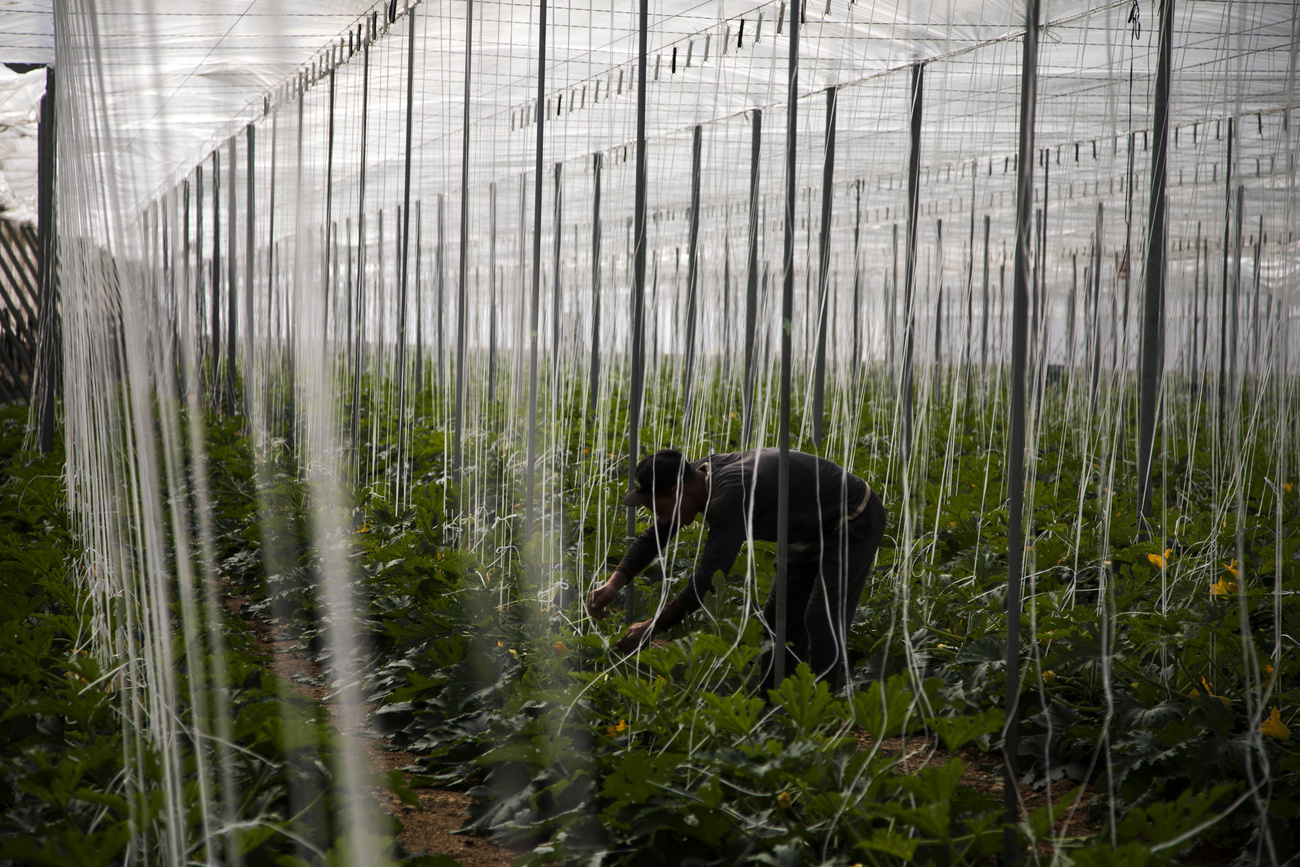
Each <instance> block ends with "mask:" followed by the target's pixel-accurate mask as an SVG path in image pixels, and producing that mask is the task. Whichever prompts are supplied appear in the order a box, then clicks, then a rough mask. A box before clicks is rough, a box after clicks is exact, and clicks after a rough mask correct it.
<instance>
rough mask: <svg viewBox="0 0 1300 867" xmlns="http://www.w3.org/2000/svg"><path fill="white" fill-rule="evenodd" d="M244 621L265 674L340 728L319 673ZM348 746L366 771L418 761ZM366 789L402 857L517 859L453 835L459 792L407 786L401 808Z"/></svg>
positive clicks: (504, 862) (374, 741) (458, 822)
mask: <svg viewBox="0 0 1300 867" xmlns="http://www.w3.org/2000/svg"><path fill="white" fill-rule="evenodd" d="M225 589H226V591H227V594H228V595H227V606H228V607H229V608H230V612H231V613H232V614H234V615H235V616H236V617H239V616H240V615H241V609H242V608H243V605H244V602H245V599H244V597H242V596H236V595H233V588H230V587H227V588H225ZM245 622H246V623H248V624H249V625H250V626H252V627H253V629H254V631H255V632H256V633H257V636H258V638H257V646H258V649H259V650H261V651H262V652H263V653H265V654H266V656H267V659H268V660H269V667H270V669H271V671H272V672H274V673H275V674H276V675H278V676H279V677H280V678H282V679H283V680H284V681H285V683H287V684H289V685H290V687H291V688H292V689H293V690H294V691H295V692H297V693H299V694H300V695H303V696H306V697H307V698H310V699H311V700H312V701H314V702H317V703H319V704H322V705H324V706H325V708H326V709H327V710H329V712H330V717H331V718H332V719H333V720H334V723H335V725H341V722H340V719H339V717H340V712H339V709H338V708H337V707H335V706H334V705H333V704H332V703H331V702H330V701H328V696H329V690H328V689H326V688H325V687H323V686H316V685H314V684H316V683H319V682H320V676H321V670H320V668H319V667H318V666H317V665H316V663H315V662H313V661H312V660H311V659H310V658H308V657H307V656H306V655H305V654H304V653H302V652H301V651H300V650H299V649H298V641H297V640H296V639H291V638H290V639H286V638H282V637H280V630H279V629H278V628H277V627H276V626H274V625H272V624H270V623H267V622H266V621H264V620H261V619H260V618H256V617H252V618H245ZM304 681H310V682H304ZM354 742H355V743H356V744H357V745H358V746H360V747H361V748H362V750H363V751H364V752H365V755H366V756H367V758H368V759H369V762H370V770H373V771H376V772H379V773H385V772H388V771H391V770H394V769H401V768H406V767H410V766H413V765H415V763H416V762H417V761H418V760H419V758H420V756H419V755H418V754H416V753H412V752H407V751H404V750H392V749H389V748H388V746H387V745H386V744H385V743H384V741H383V740H382V739H381V738H376V737H372V736H369V735H367V734H365V733H360V734H354ZM403 776H404V777H405V778H406V783H407V785H408V786H410V782H411V778H412V775H411V774H410V773H409V772H406V771H403ZM367 789H368V790H369V791H370V793H371V794H372V795H373V796H374V797H375V800H376V801H378V802H379V806H380V807H382V808H383V810H384V812H386V813H388V814H389V815H391V816H395V817H397V819H398V820H399V821H400V822H401V823H402V825H403V830H402V832H401V833H399V834H398V835H397V840H398V842H400V843H401V844H402V846H403V847H405V849H406V851H407V852H410V853H412V854H415V853H420V852H428V853H430V854H434V855H438V854H442V855H448V856H450V857H452V858H455V859H456V860H457V861H459V862H460V863H461V864H463V865H465V867H509V864H510V862H511V861H513V860H514V859H515V858H516V857H518V856H519V855H520V854H522V853H520V852H516V851H512V850H510V849H504V848H502V847H500V846H495V845H493V844H492V843H490V842H488V841H487V840H486V839H484V838H483V837H479V836H470V835H467V834H456V833H454V832H456V831H458V830H460V828H461V826H462V825H464V824H465V817H466V816H467V815H468V814H469V805H470V798H469V796H468V795H465V794H463V793H461V792H453V791H449V790H447V789H438V788H430V787H411V791H413V792H415V794H416V796H417V797H418V798H419V803H420V806H419V808H418V809H417V808H416V807H414V806H412V805H410V804H405V803H403V802H402V800H401V799H400V798H398V797H397V796H396V795H394V794H393V793H392V792H390V791H388V790H387V789H385V788H382V787H379V786H368V787H367Z"/></svg>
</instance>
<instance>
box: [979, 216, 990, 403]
mask: <svg viewBox="0 0 1300 867" xmlns="http://www.w3.org/2000/svg"><path fill="white" fill-rule="evenodd" d="M988 367H989V215H988V214H985V215H984V303H983V306H982V311H981V313H980V381H981V382H985V380H986V377H987V376H988Z"/></svg>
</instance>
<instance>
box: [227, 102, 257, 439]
mask: <svg viewBox="0 0 1300 867" xmlns="http://www.w3.org/2000/svg"><path fill="white" fill-rule="evenodd" d="M246 166H247V170H246V172H245V174H247V175H248V177H247V178H246V179H245V184H244V185H245V191H244V200H245V203H246V208H247V213H246V214H245V215H244V223H245V224H246V225H245V229H244V377H245V380H244V415H245V417H247V418H251V417H252V411H251V407H252V397H251V396H250V395H249V392H248V378H249V377H251V376H252V373H253V283H254V279H255V277H256V275H257V235H256V231H255V230H256V226H257V216H256V215H257V183H256V181H255V178H256V176H257V172H256V137H255V135H254V128H253V124H251V123H250V124H249V125H248V153H247V155H246ZM231 358H234V355H233V354H232V355H231Z"/></svg>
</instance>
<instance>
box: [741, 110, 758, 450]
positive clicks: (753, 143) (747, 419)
mask: <svg viewBox="0 0 1300 867" xmlns="http://www.w3.org/2000/svg"><path fill="white" fill-rule="evenodd" d="M750 114H751V115H752V123H753V132H752V133H751V135H750V153H749V273H748V276H746V278H745V392H744V419H743V421H742V423H741V434H740V441H741V443H742V444H743V445H745V446H749V445H752V437H753V433H754V387H755V385H756V382H757V377H758V371H757V370H756V367H757V363H758V349H757V345H756V344H757V339H756V338H757V327H758V159H759V154H760V149H761V146H762V141H763V112H762V110H761V109H757V108H756V109H754V110H753V111H752V112H751V113H750Z"/></svg>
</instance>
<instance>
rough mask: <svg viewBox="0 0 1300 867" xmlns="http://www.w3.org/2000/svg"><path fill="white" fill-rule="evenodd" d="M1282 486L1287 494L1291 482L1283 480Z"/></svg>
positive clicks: (1289, 490)
mask: <svg viewBox="0 0 1300 867" xmlns="http://www.w3.org/2000/svg"><path fill="white" fill-rule="evenodd" d="M1282 487H1283V488H1285V489H1286V492H1287V493H1288V494H1289V493H1291V483H1290V482H1283V483H1282Z"/></svg>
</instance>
